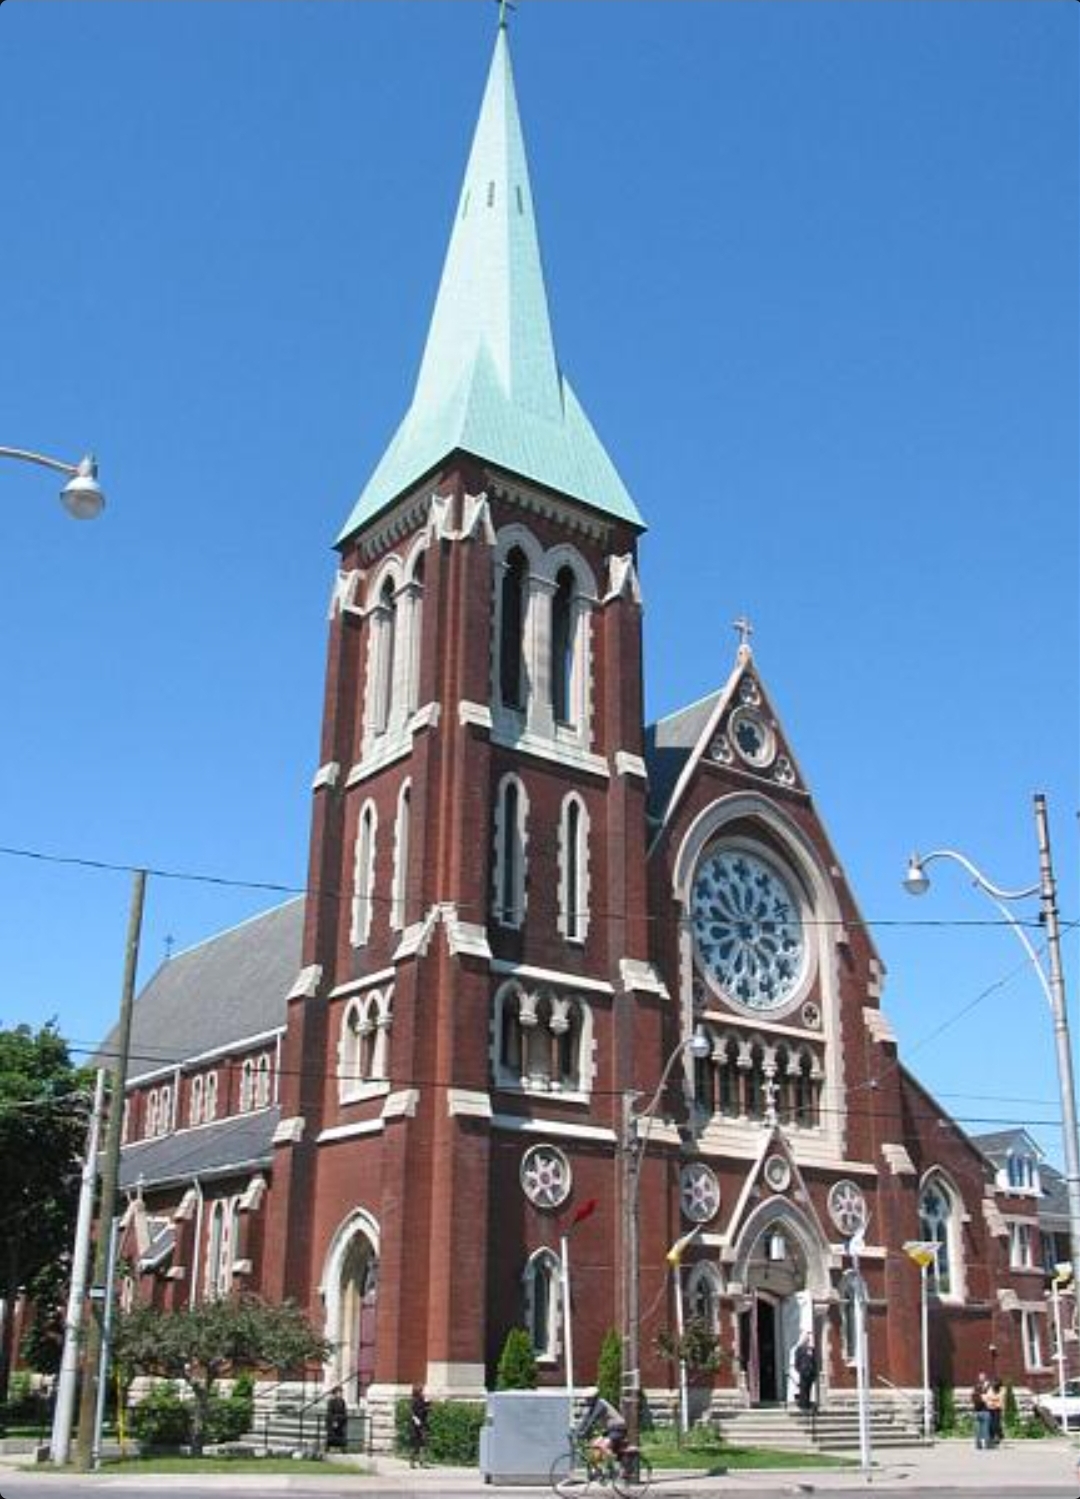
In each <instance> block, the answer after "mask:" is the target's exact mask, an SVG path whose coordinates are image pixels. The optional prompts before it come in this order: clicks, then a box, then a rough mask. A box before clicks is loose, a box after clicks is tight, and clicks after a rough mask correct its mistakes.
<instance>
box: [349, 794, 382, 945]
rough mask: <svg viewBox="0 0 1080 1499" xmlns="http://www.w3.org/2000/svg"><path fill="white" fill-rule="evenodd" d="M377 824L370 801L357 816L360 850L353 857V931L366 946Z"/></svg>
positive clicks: (351, 935)
mask: <svg viewBox="0 0 1080 1499" xmlns="http://www.w3.org/2000/svg"><path fill="white" fill-rule="evenodd" d="M377 828H378V816H377V814H376V811H375V803H374V802H372V801H366V802H365V803H364V805H363V807H362V808H361V809H360V816H359V818H358V819H357V827H356V852H355V855H354V859H353V898H352V923H351V927H350V931H349V940H350V942H351V943H352V945H353V947H364V946H365V945H366V943H367V940H368V936H369V935H370V932H371V913H372V906H373V904H374V900H373V897H374V892H375V838H376V833H377Z"/></svg>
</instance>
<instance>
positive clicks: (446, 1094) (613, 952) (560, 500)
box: [267, 21, 670, 1405]
mask: <svg viewBox="0 0 1080 1499" xmlns="http://www.w3.org/2000/svg"><path fill="white" fill-rule="evenodd" d="M643 529H644V527H643V523H642V520H641V517H640V516H639V514H638V511H637V509H636V507H635V505H634V503H633V501H632V500H631V499H630V496H629V494H628V493H627V491H626V489H625V487H624V485H623V482H622V480H621V479H620V477H619V475H618V473H617V471H616V469H615V467H614V465H613V464H612V462H611V459H610V458H609V457H608V455H607V453H606V451H605V449H604V447H603V445H602V444H601V442H600V439H599V438H598V436H597V435H596V433H595V431H594V429H593V427H592V426H591V424H590V422H589V420H588V418H587V417H586V415H585V412H584V410H583V408H582V407H581V405H580V404H579V402H578V400H577V398H576V396H575V395H574V392H573V390H572V389H571V387H570V384H569V382H568V381H567V379H566V377H565V375H564V374H563V372H562V370H561V367H560V365H559V361H558V358H557V355H556V350H555V343H554V338H553V334H552V327H551V319H550V314H549V308H548V299H547V292H546V287H545V282H544V275H543V268H542V264H541V257H540V247H539V238H538V232H537V225H536V218H535V210H534V201H533V194H532V187H531V183H530V178H529V171H528V165H527V161H526V155H525V148H524V141H523V137H522V131H521V124H520V119H519V115H518V107H517V99H516V93H515V87H514V80H513V74H512V69H511V62H510V53H509V46H508V40H507V32H506V27H505V24H504V22H503V21H501V22H500V27H499V31H498V35H497V38H496V42H495V49H494V55H493V57H492V61H491V67H490V70H489V74H488V79H487V85H486V88H485V91H484V96H483V100H482V103H481V107H480V114H479V119H478V122H477V126H476V130H475V134H474V138H473V142H472V149H471V152H470V154H469V159H468V164H467V167H466V171H465V178H464V182H463V184H462V190H461V195H460V198H459V200H458V204H457V208H456V212H455V217H454V222H453V226H452V229H451V234H450V242H449V247H448V250H447V254H446V260H445V264H444V268H443V273H442V279H441V282H440V286H439V290H438V294H437V298H436V302H435V307H434V311H433V314H432V318H431V323H430V327H429V331H428V336H427V340H426V345H425V348H424V352H423V357H422V359H421V363H420V370H419V374H418V377H417V381H416V387H415V391H414V394H413V398H412V401H411V404H410V406H409V408H408V410H407V412H406V414H405V417H404V419H403V421H402V422H401V425H400V426H399V428H398V430H397V432H396V434H395V435H394V437H393V439H392V440H391V442H390V444H389V446H388V448H387V450H386V452H385V454H384V455H383V457H382V459H381V460H380V462H379V464H378V465H377V467H376V469H375V471H374V473H373V474H372V475H371V477H370V479H369V480H368V482H367V483H366V485H365V486H364V488H363V490H362V492H361V494H360V496H359V499H358V500H357V502H356V505H355V506H354V508H353V511H352V513H351V514H350V516H349V517H348V519H347V521H346V523H345V525H344V527H343V528H342V531H341V533H340V536H339V538H338V542H337V545H338V548H339V551H340V567H339V571H338V574H337V579H336V582H335V586H334V589H333V593H332V599H331V608H330V626H329V649H328V660H327V670H326V696H325V710H324V719H323V731H322V742H321V754H320V765H319V769H318V772H317V774H316V776H315V781H314V787H313V797H314V807H313V815H312V831H311V850H310V875H309V887H310V891H311V894H310V896H309V900H308V909H307V919H306V927H305V941H304V968H303V972H302V974H301V978H300V981H299V982H298V983H297V985H296V988H295V990H294V992H293V994H292V995H291V997H290V1001H289V1020H288V1034H287V1041H286V1047H285V1054H284V1059H283V1066H282V1072H283V1094H282V1122H281V1125H280V1127H279V1130H278V1135H277V1139H276V1150H275V1161H274V1200H273V1211H272V1217H271V1222H270V1225H269V1230H268V1232H269V1234H270V1236H271V1239H272V1240H273V1241H274V1242H273V1244H271V1246H270V1248H271V1252H270V1253H269V1254H268V1255H267V1263H268V1264H271V1265H276V1266H278V1267H280V1268H279V1269H278V1272H277V1274H278V1277H279V1280H278V1284H276V1285H271V1286H270V1287H269V1288H268V1289H269V1290H270V1293H271V1294H275V1293H276V1294H278V1295H290V1296H294V1297H296V1298H297V1299H299V1300H300V1301H301V1302H304V1303H306V1304H308V1305H310V1306H311V1307H312V1308H313V1309H314V1310H315V1311H316V1312H318V1311H319V1310H320V1308H321V1309H323V1311H324V1315H325V1321H326V1330H327V1334H328V1336H329V1337H330V1338H332V1339H333V1340H334V1342H335V1344H336V1345H337V1346H338V1348H339V1349H346V1350H349V1351H348V1353H347V1355H341V1354H340V1353H339V1355H337V1357H338V1366H337V1367H336V1368H335V1377H336V1378H339V1379H342V1380H344V1381H345V1383H346V1386H347V1392H349V1393H351V1394H353V1396H354V1397H355V1396H356V1395H359V1394H364V1395H366V1396H367V1398H368V1399H369V1400H371V1401H372V1402H373V1403H374V1404H376V1405H378V1403H379V1400H380V1397H382V1398H383V1399H384V1400H385V1401H387V1402H388V1401H389V1400H390V1398H391V1397H392V1396H393V1395H394V1394H396V1393H397V1392H399V1391H401V1390H402V1389H404V1388H407V1387H408V1386H409V1385H410V1384H412V1383H415V1382H423V1383H425V1384H426V1385H427V1386H428V1388H429V1390H430V1391H432V1392H433V1393H437V1394H438V1393H447V1394H455V1395H458V1394H460V1395H464V1394H476V1393H478V1392H479V1391H480V1390H481V1389H482V1388H483V1386H484V1383H485V1376H486V1375H487V1376H490V1374H491V1371H492V1368H493V1365H494V1362H495V1360H496V1358H497V1356H498V1352H499V1349H500V1347H501V1344H502V1340H503V1338H504V1337H505V1334H506V1332H507V1331H508V1330H509V1328H510V1327H512V1326H515V1325H525V1326H527V1327H528V1328H529V1330H530V1333H531V1335H532V1338H533V1343H534V1347H535V1349H536V1352H537V1357H538V1359H539V1362H540V1367H541V1370H542V1372H543V1374H544V1377H545V1378H548V1379H550V1380H551V1381H552V1382H558V1381H560V1380H561V1379H562V1378H563V1377H564V1365H563V1358H564V1354H565V1346H564V1345H565V1336H564V1327H565V1324H564V1318H563V1308H562V1305H561V1293H560V1289H559V1283H558V1276H557V1273H556V1269H557V1261H556V1254H557V1249H558V1222H559V1218H560V1216H561V1215H563V1214H565V1213H566V1212H572V1211H573V1210H574V1208H575V1206H577V1205H580V1203H581V1202H583V1201H585V1200H588V1199H596V1202H597V1204H598V1207H597V1209H596V1211H595V1212H594V1213H593V1214H592V1216H591V1217H590V1219H589V1221H588V1223H586V1224H583V1226H582V1230H581V1233H580V1236H579V1240H578V1242H577V1244H576V1253H577V1254H578V1255H579V1257H580V1264H579V1266H578V1268H577V1272H576V1274H577V1280H576V1283H577V1284H578V1285H579V1286H581V1287H582V1291H583V1294H582V1306H581V1308H579V1309H578V1312H577V1316H576V1317H575V1341H576V1343H577V1346H578V1348H579V1349H580V1355H581V1358H582V1364H581V1367H586V1363H590V1364H592V1365H593V1366H594V1365H595V1355H596V1350H597V1346H598V1344H599V1340H600V1337H601V1335H602V1333H603V1330H604V1329H605V1328H606V1327H608V1326H611V1325H614V1324H615V1322H616V1321H617V1316H618V1308H617V1306H616V1304H615V1302H616V1298H615V1292H614V1289H613V1287H614V1286H615V1284H616V1283H617V1282H616V1278H615V1277H614V1276H613V1274H612V1254H613V1251H614V1252H617V1246H618V1238H619V1228H618V1212H617V1192H618V1189H617V1173H616V1161H615V1140H616V1131H617V1128H618V1119H617V1107H616V1100H617V1095H618V1094H619V1092H620V1091H621V1090H623V1089H625V1088H627V1087H629V1086H632V1084H633V1082H634V1079H635V1075H636V1070H637V1058H638V1056H639V1055H641V1056H642V1057H643V1058H646V1060H644V1061H643V1064H642V1069H641V1070H642V1073H643V1075H645V1076H650V1075H651V1073H652V1071H653V1070H654V1063H653V1058H654V1057H655V1055H656V1054H658V1052H659V1050H660V1045H661V1040H660V1038H661V1031H662V1026H663V1024H664V1023H665V1014H666V1011H667V1009H668V1008H670V999H669V996H668V995H667V992H666V990H665V989H664V986H663V984H662V982H661V981H660V979H659V977H658V976H657V974H656V971H655V970H654V968H653V967H652V966H651V964H650V962H649V961H648V958H649V939H648V928H647V921H646V901H647V893H646V881H645V849H646V819H645V766H644V761H643V758H642V755H643V746H642V711H643V705H642V688H641V643H640V615H641V600H640V594H639V589H638V581H637V568H636V547H637V538H638V536H639V535H640V533H641V531H642V530H643ZM357 1244H359V1249H358V1248H357V1247H356V1246H357ZM357 1264H361V1265H363V1267H364V1273H365V1277H366V1279H365V1284H364V1285H363V1286H360V1285H359V1284H357V1285H356V1286H354V1285H352V1283H351V1282H349V1283H348V1284H346V1283H345V1282H346V1280H347V1278H348V1276H349V1275H350V1274H351V1271H350V1267H351V1266H355V1265H357ZM374 1267H377V1269H376V1268H374ZM350 1309H352V1310H350ZM346 1323H348V1325H346ZM332 1324H334V1325H332ZM352 1362H355V1365H356V1367H355V1369H354V1368H352V1367H350V1368H346V1367H344V1364H345V1363H350V1364H351V1363H352ZM350 1381H351V1384H350Z"/></svg>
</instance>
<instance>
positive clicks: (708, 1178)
mask: <svg viewBox="0 0 1080 1499" xmlns="http://www.w3.org/2000/svg"><path fill="white" fill-rule="evenodd" d="M679 1198H680V1201H681V1203H682V1210H683V1214H684V1216H685V1217H687V1218H689V1219H690V1222H691V1223H708V1221H709V1219H710V1218H715V1217H716V1214H717V1212H718V1210H719V1207H720V1183H719V1182H718V1181H717V1180H716V1174H715V1172H713V1171H710V1170H709V1168H708V1166H702V1165H701V1164H700V1163H698V1162H695V1163H694V1165H692V1166H684V1167H683V1168H682V1171H681V1172H680V1173H679Z"/></svg>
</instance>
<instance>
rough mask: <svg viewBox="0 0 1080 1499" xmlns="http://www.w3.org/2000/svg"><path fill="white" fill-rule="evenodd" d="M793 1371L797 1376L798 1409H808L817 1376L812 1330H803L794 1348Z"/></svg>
mask: <svg viewBox="0 0 1080 1499" xmlns="http://www.w3.org/2000/svg"><path fill="white" fill-rule="evenodd" d="M795 1373H796V1374H797V1375H798V1378H799V1409H800V1410H801V1411H808V1410H809V1409H810V1407H811V1403H812V1392H813V1388H814V1382H815V1381H816V1379H817V1377H818V1356H817V1349H816V1348H815V1347H814V1335H813V1333H812V1332H804V1333H803V1335H802V1337H801V1338H800V1339H799V1344H798V1347H797V1348H796V1349H795Z"/></svg>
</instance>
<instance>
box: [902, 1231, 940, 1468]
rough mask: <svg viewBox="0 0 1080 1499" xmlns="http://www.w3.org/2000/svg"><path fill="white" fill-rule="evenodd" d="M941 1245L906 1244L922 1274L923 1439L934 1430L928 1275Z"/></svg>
mask: <svg viewBox="0 0 1080 1499" xmlns="http://www.w3.org/2000/svg"><path fill="white" fill-rule="evenodd" d="M939 1247H940V1246H939V1245H937V1244H936V1243H934V1242H933V1240H931V1239H909V1240H908V1241H907V1243H906V1244H905V1245H904V1253H905V1254H906V1255H907V1257H908V1259H910V1260H914V1262H915V1264H916V1265H918V1267H919V1275H920V1290H921V1293H922V1295H921V1299H920V1322H921V1327H922V1383H923V1441H924V1442H928V1441H929V1440H930V1436H931V1433H932V1431H933V1421H932V1419H931V1405H930V1332H929V1320H928V1315H927V1308H928V1303H929V1293H928V1286H927V1276H928V1274H929V1270H930V1266H931V1265H932V1264H934V1263H935V1261H936V1260H937V1256H938V1249H939Z"/></svg>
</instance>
